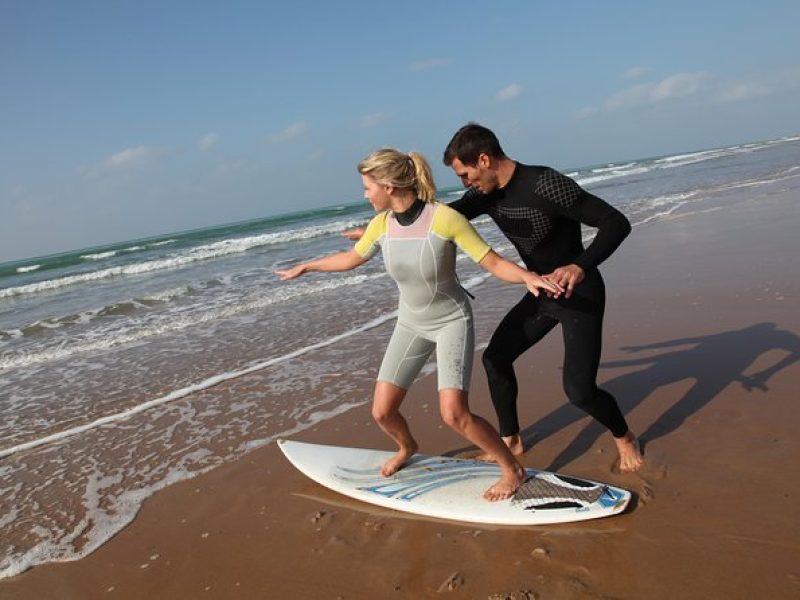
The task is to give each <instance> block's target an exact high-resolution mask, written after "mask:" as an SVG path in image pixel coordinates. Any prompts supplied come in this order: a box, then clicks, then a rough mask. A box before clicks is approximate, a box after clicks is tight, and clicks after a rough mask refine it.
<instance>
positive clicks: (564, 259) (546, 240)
mask: <svg viewBox="0 0 800 600" xmlns="http://www.w3.org/2000/svg"><path fill="white" fill-rule="evenodd" d="M444 163H445V165H447V166H449V167H451V168H452V169H453V171H455V173H456V175H458V176H459V177H460V178H461V181H462V183H463V184H464V185H465V186H466V187H468V188H469V189H468V190H467V192H466V193H465V194H464V196H462V197H461V199H459V200H456V201H455V202H453V203H451V204H450V206H451V207H452V208H454V209H456V210H458V211H459V212H461V213H462V214H463V215H464V216H466V217H467V218H468V219H474V218H475V217H477V216H478V215H481V214H488V215H489V216H490V217H491V218H492V219H493V220H494V222H495V223H496V224H497V226H498V227H499V228H500V229H501V231H502V232H503V233H504V234H505V235H506V237H507V238H508V239H509V240H510V241H511V243H512V244H514V247H515V248H516V249H517V251H518V252H519V255H520V257H521V258H522V260H523V262H524V263H525V265H526V266H527V267H528V269H529V270H531V271H534V272H536V273H538V274H540V275H542V276H543V277H545V279H549V280H550V281H552V282H553V283H556V284H559V285H561V286H562V287H563V288H564V289H565V290H566V293H565V294H564V295H563V296H562V297H561V298H559V299H552V298H548V297H546V296H545V295H544V294H542V295H540V296H539V297H538V298H536V297H534V296H533V295H532V294H530V293H528V294H526V295H525V296H524V297H523V298H522V300H520V301H519V303H517V305H516V306H514V307H513V308H512V309H511V310H510V311H509V313H508V314H507V315H506V316H505V317H504V318H503V320H502V322H501V323H500V325H499V326H498V327H497V330H496V331H495V332H494V335H493V336H492V339H491V341H490V342H489V346H488V347H487V348H486V351H485V352H484V354H483V364H484V367H485V368H486V374H487V376H488V380H489V389H490V392H491V395H492V402H493V403H494V407H495V411H496V412H497V416H498V419H499V422H500V435H501V436H502V437H503V440H504V441H505V442H506V444H507V445H508V446H509V447H510V448H511V450H512V453H514V454H517V455H518V454H522V452H523V451H524V447H523V441H522V438H521V437H520V434H519V431H520V427H519V421H518V418H517V379H516V376H515V374H514V367H513V363H514V361H515V360H516V359H517V358H518V357H519V356H520V355H521V354H522V353H523V352H525V351H526V350H528V349H529V348H530V347H532V346H533V345H534V344H536V342H538V341H539V340H540V339H542V338H543V337H544V336H545V335H546V334H547V333H548V332H549V331H550V330H551V329H553V328H554V327H555V326H556V325H558V324H559V323H560V324H561V328H562V331H563V336H564V375H563V376H564V391H565V392H566V394H567V397H568V398H569V400H570V402H572V403H573V404H575V405H576V406H577V407H579V408H580V409H582V410H583V411H585V412H587V413H588V414H589V415H591V416H592V417H594V418H595V419H596V420H597V421H599V422H600V423H601V424H603V425H604V426H605V427H606V428H608V429H609V430H610V431H611V433H612V435H613V436H614V442H615V444H616V446H617V451H618V452H619V456H620V470H622V471H635V470H637V469H639V468H640V467H641V465H642V454H641V451H640V449H639V444H638V442H637V440H636V437H635V436H634V435H633V433H631V431H630V430H629V429H628V425H627V423H626V422H625V418H624V417H623V415H622V412H621V411H620V409H619V407H618V406H617V402H616V400H615V399H614V397H613V396H612V395H611V394H609V393H608V392H606V391H605V390H602V389H600V388H598V387H597V383H596V380H597V369H598V366H599V363H600V351H601V341H602V325H603V313H604V309H605V287H604V284H603V279H602V277H601V276H600V272H599V271H598V270H597V266H598V265H599V264H600V263H601V262H603V261H604V260H605V259H606V258H608V257H609V256H610V255H611V254H612V253H613V252H614V250H616V249H617V247H618V246H619V245H620V243H621V242H622V240H623V239H625V237H626V236H627V235H628V234H629V233H630V231H631V226H630V223H629V222H628V219H627V218H625V215H623V214H622V213H621V212H619V211H618V210H616V209H615V208H613V207H612V206H610V205H609V204H607V203H606V202H605V201H603V200H601V199H600V198H598V197H597V196H593V195H592V194H590V193H588V192H586V191H585V190H583V189H582V188H581V187H580V186H579V185H578V184H577V183H575V182H574V181H573V180H572V179H570V178H569V177H566V176H565V175H562V174H561V173H558V172H557V171H555V170H553V169H551V168H549V167H540V166H528V165H523V164H520V163H518V162H516V161H514V160H512V159H510V158H509V157H507V156H506V155H505V153H504V152H503V150H502V148H501V147H500V143H499V141H498V140H497V137H496V136H495V135H494V133H493V132H492V131H490V130H489V129H487V128H485V127H482V126H480V125H477V124H474V123H469V124H467V125H465V126H464V127H462V128H461V129H459V130H458V132H456V134H455V135H454V136H453V139H452V140H450V143H449V144H448V146H447V149H446V150H445V152H444ZM582 223H583V224H586V225H589V226H591V227H595V228H597V235H596V236H595V238H594V240H593V241H592V243H591V244H589V246H588V247H587V248H584V247H583V243H582V241H581V224H582Z"/></svg>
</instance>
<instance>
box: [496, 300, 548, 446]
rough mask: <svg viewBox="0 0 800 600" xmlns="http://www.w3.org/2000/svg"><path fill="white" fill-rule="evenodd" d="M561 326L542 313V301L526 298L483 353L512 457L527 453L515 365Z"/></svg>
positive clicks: (499, 420)
mask: <svg viewBox="0 0 800 600" xmlns="http://www.w3.org/2000/svg"><path fill="white" fill-rule="evenodd" d="M557 324H558V321H556V320H555V319H553V318H551V317H548V316H545V315H543V314H541V313H540V312H539V301H538V299H536V298H535V297H534V296H533V295H532V294H526V295H525V296H524V297H523V298H522V300H520V301H519V302H518V303H517V304H516V306H514V308H512V309H511V310H510V311H509V312H508V314H507V315H506V316H505V317H504V318H503V320H502V321H501V322H500V325H498V327H497V330H495V332H494V334H493V335H492V339H491V341H490V342H489V346H488V347H487V348H486V350H485V351H484V353H483V366H484V368H485V369H486V376H487V378H488V381H489V391H490V393H491V396H492V403H493V404H494V410H495V412H496V413H497V419H498V422H499V425H500V435H501V436H502V437H503V441H505V442H506V444H507V445H508V446H509V448H511V451H512V453H513V454H516V455H520V454H522V453H523V452H524V448H523V445H522V440H521V438H520V436H519V418H518V416H517V393H518V386H517V376H516V374H515V373H514V365H513V363H514V361H515V360H516V359H517V358H518V357H519V356H520V355H521V354H522V353H523V352H525V351H526V350H528V349H529V348H530V347H531V346H533V345H534V344H535V343H536V342H538V341H539V340H540V339H542V338H543V337H544V336H545V335H546V334H547V333H548V332H550V331H551V330H552V329H553V327H555V326H556V325H557Z"/></svg>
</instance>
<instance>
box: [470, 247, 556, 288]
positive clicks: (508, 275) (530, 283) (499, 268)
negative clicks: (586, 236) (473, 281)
mask: <svg viewBox="0 0 800 600" xmlns="http://www.w3.org/2000/svg"><path fill="white" fill-rule="evenodd" d="M478 264H479V265H480V266H481V267H483V268H484V269H486V270H487V271H489V273H491V274H492V275H494V276H495V277H497V278H498V279H502V280H503V281H507V282H508V283H524V284H525V286H526V287H527V288H528V290H529V291H530V293H531V294H533V295H534V296H539V291H540V290H542V291H544V292H545V293H546V294H547V295H548V296H550V297H551V298H558V297H559V296H560V295H561V294H562V293H563V292H564V288H563V287H561V286H560V285H558V284H556V283H553V282H551V281H548V280H547V279H544V278H543V277H541V276H540V275H538V274H536V273H534V272H533V271H527V270H526V269H523V268H522V267H520V266H519V265H518V264H516V263H513V262H511V261H510V260H506V259H505V258H503V257H502V256H500V255H499V254H498V253H497V252H495V251H494V250H489V252H487V253H486V256H484V257H483V258H482V259H481V261H480V262H479V263H478Z"/></svg>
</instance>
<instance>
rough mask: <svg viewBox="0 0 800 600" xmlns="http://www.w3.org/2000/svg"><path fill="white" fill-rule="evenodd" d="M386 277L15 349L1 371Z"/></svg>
mask: <svg viewBox="0 0 800 600" xmlns="http://www.w3.org/2000/svg"><path fill="white" fill-rule="evenodd" d="M384 276H385V273H378V274H375V275H354V276H351V277H342V278H337V279H335V280H329V281H325V282H322V283H299V284H297V285H294V286H285V287H279V288H276V289H275V290H274V291H273V293H272V294H270V295H264V294H263V293H261V292H259V293H257V294H253V295H251V296H250V297H248V298H244V299H242V300H241V301H238V302H236V303H226V304H225V305H223V306H221V307H219V308H217V309H212V310H208V311H206V312H204V313H201V314H199V315H184V316H175V315H168V317H167V318H162V319H160V320H159V321H158V322H156V323H152V324H144V325H141V324H137V323H133V324H131V323H129V324H128V326H127V327H126V329H125V330H124V331H122V332H117V333H116V334H109V335H105V336H103V337H100V339H80V338H78V339H77V341H71V342H64V343H61V344H59V345H58V346H55V347H50V348H46V349H44V350H39V351H36V352H27V353H26V352H16V353H8V354H7V355H0V371H4V370H8V369H15V368H21V367H29V366H33V365H37V364H42V363H47V362H53V361H56V360H62V359H65V358H69V357H72V356H74V355H76V354H80V353H86V352H101V351H102V352H106V351H108V350H111V349H113V348H118V347H121V346H125V345H128V344H134V343H138V342H141V341H142V340H145V339H148V338H153V337H157V336H161V335H166V334H171V333H175V332H177V331H182V330H185V329H188V328H192V327H196V326H198V325H202V324H205V323H211V322H214V321H220V320H224V319H228V318H230V317H233V316H236V315H240V314H245V313H251V312H255V311H259V310H262V309H264V308H266V307H267V306H270V305H273V304H277V303H281V302H287V301H289V300H293V299H295V298H300V297H305V296H309V295H310V294H317V293H321V292H327V291H330V290H334V289H337V288H341V287H345V286H352V285H358V284H361V283H363V282H365V281H368V280H371V279H378V278H382V277H384ZM0 457H2V455H0Z"/></svg>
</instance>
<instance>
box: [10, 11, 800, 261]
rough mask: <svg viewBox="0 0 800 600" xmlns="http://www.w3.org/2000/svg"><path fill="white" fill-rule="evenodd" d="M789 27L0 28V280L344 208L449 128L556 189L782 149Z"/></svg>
mask: <svg viewBox="0 0 800 600" xmlns="http://www.w3.org/2000/svg"><path fill="white" fill-rule="evenodd" d="M798 23H800V3H798V2H796V1H787V2H776V1H770V0H766V1H762V2H759V3H751V2H736V1H733V2H717V1H708V2H682V1H673V2H669V3H650V2H648V3H644V2H623V1H619V2H590V1H586V2H578V1H574V2H570V1H563V2H533V1H528V2H525V1H521V0H520V1H513V2H512V1H506V0H495V1H494V2H491V3H488V2H471V1H462V2H457V3H456V2H445V1H431V0H428V1H416V0H403V1H402V2H374V1H373V2H348V1H345V0H343V1H342V2H330V3H324V2H306V1H303V0H300V1H294V2H283V1H282V2H270V1H264V2H237V1H230V2H225V3H222V2H204V1H191V2H190V1H185V2H184V1H177V0H176V1H163V2H150V1H146V0H139V1H135V2H121V1H109V0H105V1H100V0H98V1H94V2H89V1H80V0H76V1H74V2H63V1H53V2H45V1H39V0H30V1H24V0H16V1H15V0H6V1H5V2H3V3H2V5H0V132H2V133H1V134H0V214H1V215H2V218H0V261H6V260H13V259H17V258H24V257H28V256H35V255H42V254H48V253H54V252H59V251H63V250H69V249H75V248H83V247H88V246H93V245H99V244H103V243H109V242H116V241H122V240H126V239H132V238H138V237H145V236H150V235H156V234H161V233H168V232H172V231H176V230H181V229H190V228H195V227H202V226H207V225H214V224H221V223H227V222H233V221H239V220H244V219H249V218H255V217H260V216H267V215H271V214H278V213H282V212H290V211H293V210H300V209H305V208H313V207H319V206H329V205H334V204H341V203H349V202H353V201H356V200H358V199H359V198H360V197H361V187H360V179H359V178H358V175H357V173H356V171H355V165H356V163H357V162H358V161H359V160H360V159H361V158H362V157H363V156H364V155H365V154H367V153H369V152H370V151H372V150H374V149H376V148H378V147H382V146H395V147H398V148H401V149H403V150H410V149H415V150H419V151H421V152H423V153H425V154H426V155H427V156H428V157H429V158H430V159H431V162H432V163H433V164H434V170H435V175H436V178H437V183H438V184H439V185H440V186H441V187H449V186H454V185H457V183H458V181H457V180H456V179H455V176H454V175H452V174H451V173H449V171H447V170H446V169H445V168H444V167H443V166H441V165H440V156H441V152H442V150H443V149H444V146H445V145H446V143H447V141H448V140H449V139H450V136H451V135H452V133H453V132H454V131H455V130H456V129H457V128H458V127H460V126H461V125H462V124H464V123H465V122H467V121H470V120H473V121H478V122H480V123H482V124H485V125H487V126H489V127H491V128H492V129H494V130H495V131H496V132H497V133H498V135H499V137H500V139H501V141H502V142H503V145H504V147H505V150H506V151H507V152H508V153H509V154H510V155H511V156H513V157H514V158H517V159H519V160H521V161H522V162H527V163H535V164H549V165H551V166H554V167H556V168H562V169H568V168H572V167H578V166H584V165H589V164H596V163H602V162H609V161H616V160H624V159H630V158H640V157H647V156H653V155H661V154H669V153H673V152H682V151H686V150H694V149H700V148H708V147H715V146H722V145H728V144H734V143H738V142H745V141H754V140H759V139H766V138H773V137H782V136H785V135H791V134H796V133H798V132H800V118H799V117H798V115H800V111H798V110H797V106H800V36H798V35H797V24H798Z"/></svg>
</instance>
